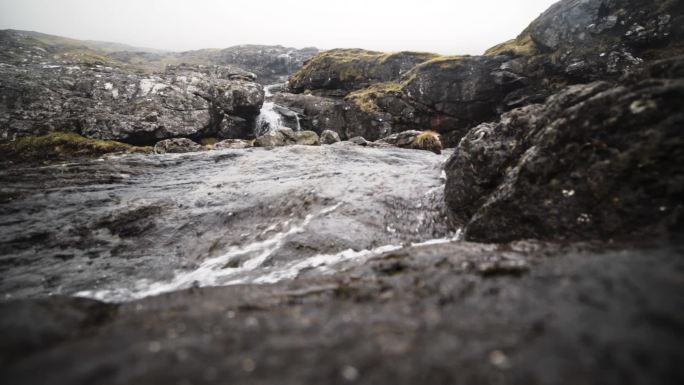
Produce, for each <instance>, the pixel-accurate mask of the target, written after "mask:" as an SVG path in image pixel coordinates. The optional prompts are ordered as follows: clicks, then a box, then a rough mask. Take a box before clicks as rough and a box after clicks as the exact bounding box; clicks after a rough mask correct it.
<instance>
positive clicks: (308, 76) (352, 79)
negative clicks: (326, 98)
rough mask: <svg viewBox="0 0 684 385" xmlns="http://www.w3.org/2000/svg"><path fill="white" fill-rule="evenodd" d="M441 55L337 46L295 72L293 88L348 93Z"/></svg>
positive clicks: (389, 77) (293, 89) (340, 94)
mask: <svg viewBox="0 0 684 385" xmlns="http://www.w3.org/2000/svg"><path fill="white" fill-rule="evenodd" d="M436 56H437V55H434V54H429V53H419V52H398V53H384V52H375V51H366V50H361V49H333V50H330V51H325V52H322V53H320V54H318V55H317V56H315V57H313V58H312V59H310V60H309V61H308V62H307V63H306V64H305V65H304V67H302V68H301V69H300V70H299V71H297V72H296V73H295V74H293V75H292V76H291V77H290V80H289V88H290V90H291V91H292V92H294V93H302V92H304V91H306V90H309V91H314V92H315V91H318V92H319V93H323V94H326V93H328V94H330V93H332V94H333V95H336V96H344V95H345V94H346V93H348V92H350V91H353V90H358V89H362V88H365V87H368V86H370V85H372V84H375V83H380V82H387V81H391V80H397V79H399V78H400V77H401V76H402V75H404V74H405V73H406V72H408V71H409V70H410V69H412V68H413V67H415V66H416V65H417V64H419V63H422V62H425V61H427V60H430V59H433V58H435V57H436Z"/></svg>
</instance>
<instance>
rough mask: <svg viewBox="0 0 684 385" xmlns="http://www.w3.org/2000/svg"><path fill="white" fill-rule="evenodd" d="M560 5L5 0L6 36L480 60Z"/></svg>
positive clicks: (1, 16) (494, 0) (403, 0)
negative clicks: (20, 33) (19, 33)
mask: <svg viewBox="0 0 684 385" xmlns="http://www.w3.org/2000/svg"><path fill="white" fill-rule="evenodd" d="M554 2H556V0H337V1H325V0H259V1H256V0H242V1H234V0H223V1H221V0H0V29H6V28H13V29H23V30H32V31H38V32H44V33H49V34H54V35H61V36H66V37H72V38H77V39H84V40H103V41H112V42H117V43H125V44H131V45H135V46H142V47H151V48H161V49H167V50H191V49H199V48H223V47H228V46H232V45H237V44H281V45H285V46H293V47H298V48H301V47H306V46H316V47H319V48H324V49H327V48H336V47H344V48H366V49H374V50H381V51H399V50H419V51H431V52H438V53H444V54H480V53H482V52H483V51H484V50H485V49H487V48H489V47H491V46H493V45H495V44H498V43H500V42H503V41H505V40H508V39H511V38H514V37H515V36H517V35H518V33H520V32H522V30H523V29H524V28H525V27H527V25H528V24H529V23H530V22H531V21H532V20H533V19H534V18H536V17H537V16H538V15H539V14H540V13H541V12H543V11H544V10H546V9H547V8H548V7H549V6H550V5H551V4H553V3H554Z"/></svg>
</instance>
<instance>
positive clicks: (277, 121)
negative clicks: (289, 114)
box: [257, 102, 283, 135]
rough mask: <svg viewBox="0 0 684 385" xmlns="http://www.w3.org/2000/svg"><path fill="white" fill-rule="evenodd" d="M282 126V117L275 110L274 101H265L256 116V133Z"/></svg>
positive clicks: (259, 133)
mask: <svg viewBox="0 0 684 385" xmlns="http://www.w3.org/2000/svg"><path fill="white" fill-rule="evenodd" d="M282 126H283V119H282V117H281V116H280V114H279V113H278V112H276V110H275V103H273V102H265V103H264V105H263V106H262V107H261V111H259V116H258V117H257V131H258V132H257V134H258V135H263V134H265V133H267V132H269V131H275V130H277V129H279V128H280V127H282Z"/></svg>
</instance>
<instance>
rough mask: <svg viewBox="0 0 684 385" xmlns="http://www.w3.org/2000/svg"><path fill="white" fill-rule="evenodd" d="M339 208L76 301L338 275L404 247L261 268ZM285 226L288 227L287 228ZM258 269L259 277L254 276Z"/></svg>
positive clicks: (118, 299)
mask: <svg viewBox="0 0 684 385" xmlns="http://www.w3.org/2000/svg"><path fill="white" fill-rule="evenodd" d="M339 206H340V204H338V205H335V206H331V207H328V208H326V209H324V210H323V211H321V212H319V213H318V214H315V215H314V214H311V215H309V216H307V217H306V218H305V220H304V221H303V222H302V223H301V224H300V225H299V226H294V227H292V228H290V230H288V231H286V232H282V233H278V234H276V235H274V236H273V237H271V238H269V239H267V240H264V241H260V242H255V243H252V244H250V245H247V246H245V247H241V248H238V247H234V248H232V249H231V250H229V251H228V252H227V253H225V254H223V255H221V256H219V257H216V258H211V259H208V260H206V261H204V262H203V263H202V264H201V265H200V266H199V267H198V268H197V269H195V270H193V271H180V272H178V273H177V274H176V276H175V277H174V278H173V279H171V280H169V281H163V282H151V281H149V280H141V281H139V282H138V283H137V284H136V285H135V288H133V289H108V290H100V291H82V292H79V293H76V294H75V296H76V297H85V298H93V299H98V300H101V301H105V302H127V301H132V300H136V299H141V298H144V297H149V296H153V295H158V294H163V293H168V292H172V291H177V290H182V289H187V288H190V287H211V286H231V285H241V284H269V283H276V282H280V281H283V280H287V279H295V278H297V277H298V276H299V275H300V274H301V273H302V272H303V271H308V272H311V271H315V273H316V274H320V275H328V274H333V273H335V272H338V271H340V267H341V265H342V264H344V263H349V262H353V263H354V265H361V264H363V263H365V262H367V261H368V260H370V259H371V258H373V257H376V256H379V255H382V254H384V253H388V252H392V251H396V250H399V249H402V248H403V247H404V245H384V246H380V247H376V248H374V249H368V250H360V251H356V250H352V249H347V250H344V251H341V252H339V253H335V254H318V255H314V256H311V257H308V258H305V259H302V260H298V261H292V262H289V263H286V264H284V265H280V266H277V265H276V266H268V267H267V266H263V264H264V262H265V261H266V260H267V258H268V257H269V256H270V255H271V254H272V253H273V252H274V251H276V250H277V249H278V248H279V247H280V246H281V245H282V244H283V242H284V241H285V239H286V238H287V237H288V236H289V235H291V234H295V233H298V232H301V231H303V229H304V228H305V227H306V226H307V225H308V224H309V223H310V222H311V220H312V219H313V218H315V217H318V216H321V215H325V214H328V213H330V212H332V211H334V210H336V209H337V208H338V207H339ZM286 225H287V224H286ZM458 240H460V233H457V234H456V235H455V236H454V237H452V238H439V239H431V240H428V241H424V242H419V243H412V244H411V246H412V247H421V246H431V245H438V244H445V243H450V242H454V241H458ZM245 255H251V258H249V259H247V260H246V261H244V262H243V263H242V265H241V266H239V267H228V266H227V265H228V263H229V262H230V261H231V260H233V259H234V258H237V257H241V256H245ZM257 269H259V272H258V274H249V273H254V272H255V271H256V270H257Z"/></svg>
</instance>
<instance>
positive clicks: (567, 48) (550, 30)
mask: <svg viewBox="0 0 684 385" xmlns="http://www.w3.org/2000/svg"><path fill="white" fill-rule="evenodd" d="M681 53H684V3H682V2H681V1H670V0H654V1H640V0H586V1H572V0H565V1H560V2H558V3H556V4H554V5H553V6H551V8H549V10H547V11H546V12H544V13H543V14H542V15H541V16H539V17H538V18H537V19H536V20H535V21H533V22H532V23H531V24H530V26H529V27H528V28H527V29H526V30H525V31H524V32H523V33H521V34H520V36H518V38H517V39H514V40H511V41H508V42H505V43H503V44H500V45H498V46H495V47H493V48H491V49H490V50H488V51H487V52H486V55H488V56H498V55H505V56H509V57H512V58H513V60H511V61H510V62H509V63H508V64H507V66H509V67H510V68H515V69H516V71H517V72H518V73H522V74H525V75H526V76H528V77H531V78H533V79H535V80H536V83H537V84H536V86H543V87H545V88H551V89H558V88H560V87H563V86H565V85H568V84H573V83H582V82H590V81H596V80H610V79H618V78H619V77H620V76H622V75H624V74H625V73H628V72H630V71H632V70H633V69H634V68H635V67H638V66H639V65H640V64H641V63H643V62H645V61H653V60H659V59H664V58H668V57H672V56H676V55H678V54H681Z"/></svg>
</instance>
